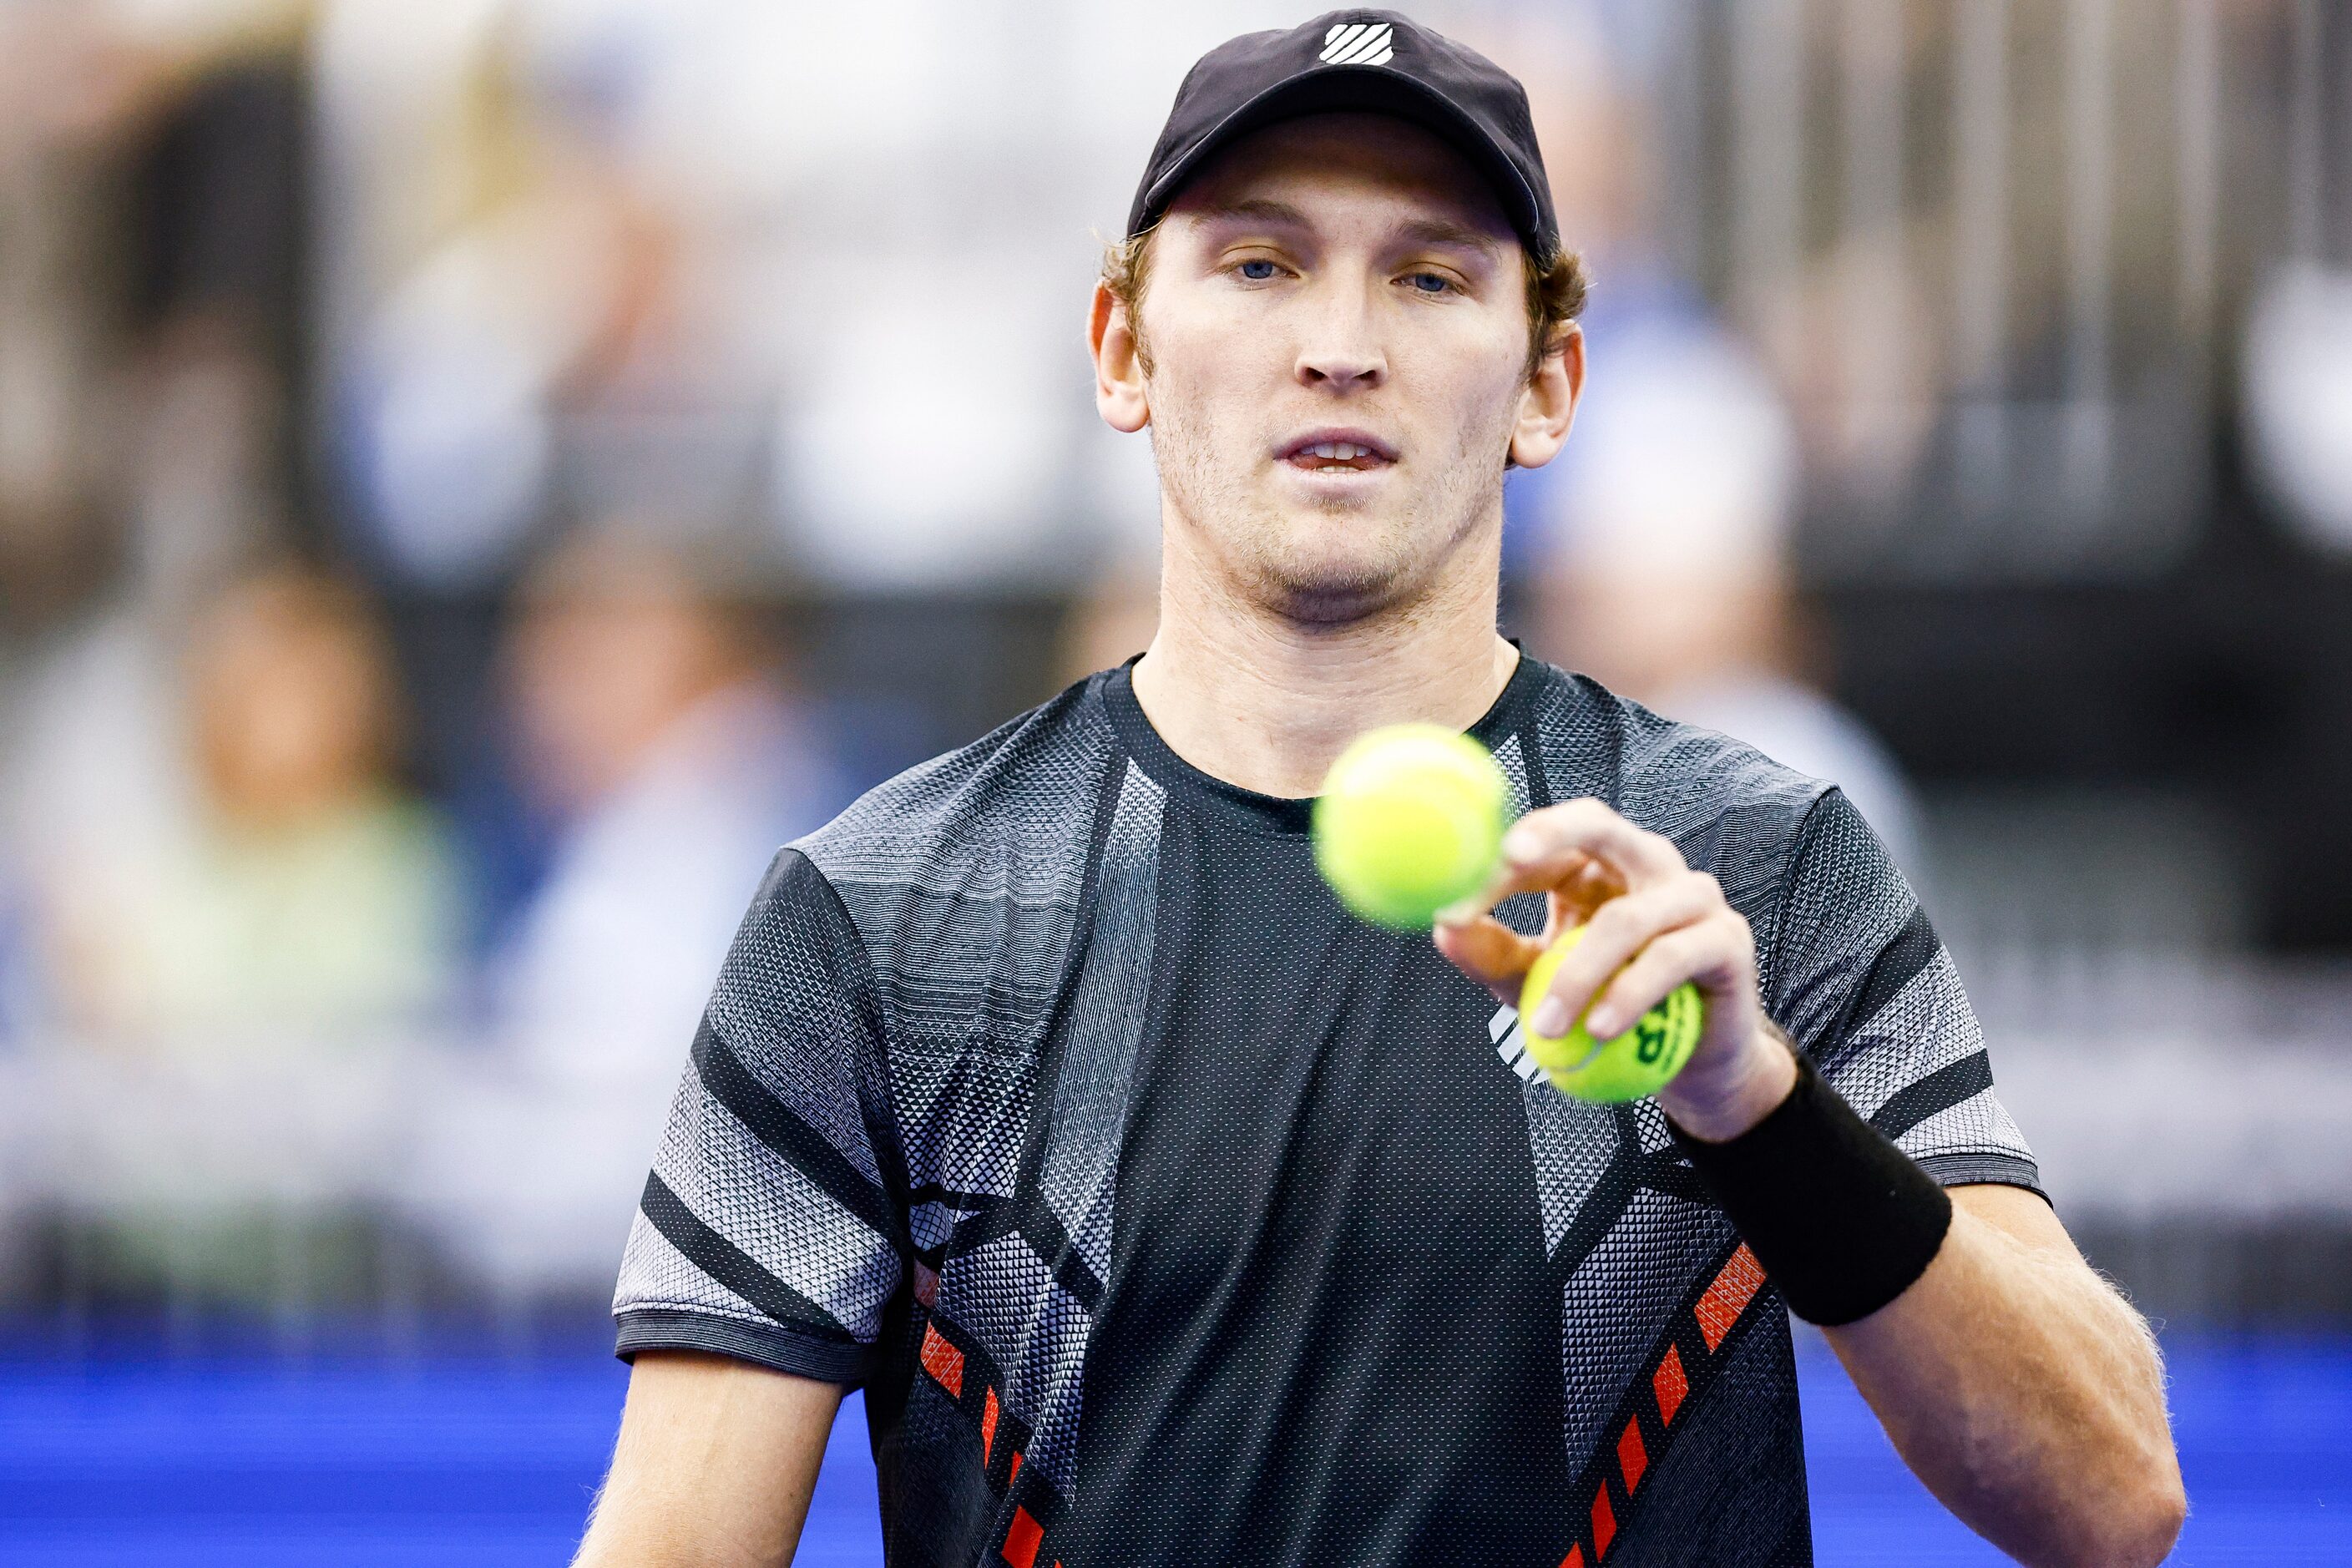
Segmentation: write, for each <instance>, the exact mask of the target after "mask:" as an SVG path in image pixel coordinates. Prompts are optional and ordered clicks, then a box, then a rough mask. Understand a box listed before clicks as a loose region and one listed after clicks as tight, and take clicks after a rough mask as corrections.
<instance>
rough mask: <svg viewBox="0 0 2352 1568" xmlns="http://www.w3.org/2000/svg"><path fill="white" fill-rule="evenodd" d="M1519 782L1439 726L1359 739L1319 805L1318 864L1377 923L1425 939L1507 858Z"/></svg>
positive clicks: (1401, 727)
mask: <svg viewBox="0 0 2352 1568" xmlns="http://www.w3.org/2000/svg"><path fill="white" fill-rule="evenodd" d="M1510 803H1511V789H1510V784H1508V783H1507V781H1506V780H1505V779H1504V777H1503V770H1502V768H1501V767H1500V766H1498V765H1497V764H1496V762H1495V759H1494V758H1493V757H1491V756H1489V755H1487V753H1486V747H1484V746H1482V745H1480V744H1479V743H1478V742H1475V741H1474V740H1472V739H1471V738H1470V737H1469V736H1467V735H1465V734H1462V733H1460V732H1458V731H1453V730H1447V729H1444V728H1443V727H1441V726H1439V725H1436V724H1393V725H1391V726H1389V727H1387V728H1386V729H1381V730H1374V731H1370V732H1369V733H1366V734H1364V735H1360V736H1359V737H1358V738H1357V739H1356V740H1355V742H1353V743H1351V744H1350V745H1349V747H1348V749H1347V750H1346V751H1344V752H1340V753H1339V761H1337V762H1335V763H1332V764H1331V773H1330V776H1329V777H1328V779H1326V780H1325V781H1324V784H1323V793H1322V795H1319V796H1318V797H1317V799H1316V802H1315V816H1314V836H1315V864H1316V867H1317V868H1318V869H1319V870H1320V871H1321V872H1322V873H1323V879H1324V880H1325V881H1327V882H1328V883H1330V884H1331V890H1332V891H1333V892H1336V893H1338V894H1339V901H1340V902H1341V903H1343V904H1345V905H1347V906H1348V908H1349V909H1350V910H1354V911H1355V912H1356V913H1357V914H1358V915H1360V916H1361V917H1362V918H1364V919H1365V920H1368V921H1371V922H1372V923H1373V924H1375V925H1382V926H1388V927H1391V928H1392V929H1394V930H1397V931H1416V930H1419V931H1426V930H1427V929H1428V928H1429V926H1430V924H1431V922H1432V921H1434V920H1435V919H1436V918H1437V911H1438V910H1442V909H1444V907H1445V906H1446V905H1448V904H1451V903H1454V901H1456V900H1460V899H1465V898H1467V897H1469V896H1470V895H1471V894H1473V893H1475V892H1476V891H1477V890H1478V889H1480V888H1482V887H1484V886H1485V885H1486V880H1487V879H1488V878H1490V877H1492V876H1493V875H1494V873H1495V868H1496V864H1497V863H1498V861H1499V860H1500V858H1501V856H1502V847H1503V828H1504V826H1506V824H1505V818H1506V817H1507V816H1509V814H1510Z"/></svg>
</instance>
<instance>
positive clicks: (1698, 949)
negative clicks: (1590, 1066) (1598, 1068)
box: [1584, 911, 1738, 1040]
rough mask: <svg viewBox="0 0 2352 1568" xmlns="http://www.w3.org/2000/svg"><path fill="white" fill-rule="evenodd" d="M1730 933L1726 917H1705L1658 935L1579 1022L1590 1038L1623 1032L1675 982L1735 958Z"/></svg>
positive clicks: (1605, 1036)
mask: <svg viewBox="0 0 2352 1568" xmlns="http://www.w3.org/2000/svg"><path fill="white" fill-rule="evenodd" d="M1725 912H1726V913H1728V911H1725ZM1733 918H1734V919H1736V918H1737V917H1733ZM1736 934H1737V933H1736V931H1735V929H1734V927H1733V924H1732V921H1731V920H1727V919H1723V918H1711V919H1708V920H1704V921H1699V922H1698V923H1697V924H1696V925H1687V926H1684V927H1683V928H1682V929H1681V930H1679V931H1668V932H1666V933H1665V934H1664V936H1661V937H1658V938H1657V939H1656V940H1654V941H1653V942H1651V943H1650V944H1649V945H1648V946H1647V947H1645V948H1643V950H1642V951H1641V953H1640V955H1639V956H1637V957H1636V958H1635V959H1634V960H1633V963H1629V964H1627V965H1626V966H1625V967H1624V968H1623V969H1622V970H1621V971H1619V972H1618V974H1617V977H1616V978H1615V979H1614V980H1612V981H1611V982H1610V983H1609V984H1607V985H1606V986H1605V987H1603V988H1602V990H1601V999H1600V1000H1599V1001H1597V1002H1595V1003H1593V1005H1592V1010H1591V1012H1590V1013H1588V1014H1586V1015H1585V1018H1584V1026H1585V1027H1586V1028H1587V1029H1589V1030H1591V1033H1592V1037H1593V1038H1594V1039H1596V1040H1608V1039H1614V1038H1615V1037H1617V1036H1619V1035H1622V1034H1623V1033H1624V1032H1625V1031H1626V1030H1628V1029H1630V1028H1632V1027H1633V1024H1634V1021H1635V1020H1637V1019H1638V1018H1640V1017H1641V1016H1642V1015H1643V1014H1644V1013H1646V1012H1648V1011H1649V1010H1650V1009H1651V1008H1653V1007H1654V1006H1656V1005H1658V1004H1659V1003H1661V1002H1663V1001H1664V1000H1665V999H1666V994H1667V993H1668V992H1670V991H1672V990H1674V989H1675V986H1677V985H1680V984H1682V983H1683V982H1684V981H1685V980H1691V979H1696V978H1697V977H1698V976H1699V975H1701V974H1705V973H1708V972H1709V971H1712V970H1714V969H1716V968H1717V967H1719V966H1721V965H1722V964H1723V963H1725V962H1726V961H1727V960H1731V959H1734V958H1736V956H1737V951H1738V950H1737V942H1736V940H1735V939H1736Z"/></svg>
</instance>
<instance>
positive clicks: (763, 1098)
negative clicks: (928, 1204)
mask: <svg viewBox="0 0 2352 1568" xmlns="http://www.w3.org/2000/svg"><path fill="white" fill-rule="evenodd" d="M694 1070H695V1071H696V1072H697V1073H698V1074H700V1075H701V1078H702V1087H703V1088H705V1089H709V1091H710V1097H711V1098H712V1099H713V1100H717V1101H718V1102H719V1104H721V1105H723V1106H725V1107H726V1108H727V1109H728V1110H731V1111H733V1112H734V1113H735V1120H737V1121H740V1122H741V1123H742V1124H743V1125H744V1126H745V1127H748V1128H750V1129H751V1136H752V1137H754V1138H757V1139H758V1140H759V1141H760V1142H762V1143H765V1144H766V1145H767V1146H768V1147H769V1148H771V1149H773V1150H774V1151H775V1152H777V1153H778V1154H780V1155H782V1157H783V1158H784V1160H785V1161H786V1162H787V1163H789V1164H791V1165H792V1167H793V1169H794V1170H796V1171H798V1172H800V1173H801V1174H802V1175H803V1176H806V1177H807V1178H808V1179H809V1180H810V1181H812V1182H814V1183H815V1184H817V1185H818V1186H820V1187H822V1188H824V1191H825V1193H826V1194H828V1195H830V1196H831V1197H832V1198H833V1199H834V1200H835V1202H837V1203H838V1204H840V1205H841V1206H842V1207H844V1208H845V1209H847V1210H848V1211H849V1212H850V1213H851V1214H854V1215H856V1216H857V1217H858V1218H859V1219H861V1220H863V1221H864V1222H865V1223H866V1225H867V1226H870V1227H872V1229H873V1230H874V1232H875V1233H876V1234H877V1235H878V1236H884V1237H888V1238H889V1239H890V1241H891V1242H892V1244H893V1245H895V1246H896V1247H898V1249H899V1250H900V1251H901V1252H907V1251H911V1250H913V1248H912V1245H911V1243H910V1242H909V1240H908V1237H907V1227H906V1222H905V1220H904V1219H903V1218H902V1217H901V1216H900V1215H899V1214H898V1210H897V1208H896V1207H895V1206H894V1205H892V1204H891V1202H890V1198H889V1194H887V1193H885V1192H883V1190H882V1189H881V1188H880V1187H878V1186H877V1185H875V1184H874V1183H873V1182H872V1181H870V1180H868V1179H867V1177H866V1173H864V1172H862V1171H860V1170H859V1169H858V1168H857V1167H856V1166H855V1165H853V1164H851V1163H849V1159H848V1156H846V1155H845V1154H844V1153H842V1152H841V1151H840V1150H838V1149H836V1148H835V1147H834V1146H833V1143H832V1141H831V1140H829V1139H827V1138H826V1137H825V1136H824V1134H823V1133H821V1132H819V1131H817V1130H816V1129H815V1128H814V1127H811V1126H810V1125H809V1124H808V1123H807V1122H806V1121H803V1120H802V1119H801V1116H800V1114H799V1112H797V1111H795V1110H793V1108H792V1107H791V1106H789V1105H786V1104H785V1103H784V1102H783V1101H782V1100H778V1099H777V1098H776V1096H775V1092H774V1091H773V1090H772V1089H769V1088H768V1086H767V1085H766V1084H764V1083H761V1081H760V1080H759V1079H757V1078H756V1077H754V1076H753V1075H752V1072H751V1068H747V1067H745V1066H744V1065H743V1061H742V1058H740V1057H738V1056H737V1055H736V1054H735V1049H734V1047H731V1046H730V1045H729V1044H728V1043H727V1042H726V1041H725V1040H723V1039H721V1038H719V1031H718V1030H717V1029H716V1028H714V1027H712V1026H711V1023H710V1020H709V1018H708V1017H705V1018H704V1019H703V1020H702V1027H701V1028H699V1029H698V1030H696V1031H695V1036H694Z"/></svg>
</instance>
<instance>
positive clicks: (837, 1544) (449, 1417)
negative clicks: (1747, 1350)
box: [0, 1337, 2352, 1568]
mask: <svg viewBox="0 0 2352 1568" xmlns="http://www.w3.org/2000/svg"><path fill="white" fill-rule="evenodd" d="M2168 1353H2169V1356H2170V1361H2171V1371H2172V1378H2173V1400H2174V1406H2175V1412H2176V1421H2177V1423H2178V1426H2179V1437H2180V1447H2181V1452H2182V1456H2183V1459H2184V1463H2185V1465H2186V1468H2187V1471H2188V1476H2189V1497H2190V1501H2191V1508H2192V1515H2191V1520H2190V1523H2189V1531H2188V1533H2187V1534H2186V1535H2185V1536H2184V1537H2183V1539H2182V1542H2181V1545H2180V1548H2179V1552H2177V1553H2176V1554H2175V1556H2174V1558H2173V1561H2174V1562H2175V1563H2184V1564H2219V1563H2352V1341H2346V1340H2325V1339H2307V1340H2301V1339H2290V1338H2266V1339H2224V1338H2194V1337H2182V1338H2176V1339H2174V1340H2173V1341H2172V1342H2170V1343H2169V1344H2168ZM1802 1364H1803V1369H1804V1378H1805V1426H1806V1436H1807V1443H1806V1447H1807V1457H1808V1460H1809V1462H1810V1466H1811V1475H1812V1488H1813V1505H1814V1518H1815V1533H1816V1539H1817V1541H1818V1542H1819V1548H1820V1559H1821V1561H1822V1563H1824V1564H1837V1563H1906V1564H1917V1565H1920V1568H1929V1565H1934V1564H1944V1563H1954V1564H1958V1563H2000V1562H2002V1561H2004V1559H2002V1558H2001V1557H2000V1554H1999V1553H1997V1552H1993V1551H1992V1550H1991V1549H1990V1547H1987V1546H1985V1545H1984V1544H1983V1543H1981V1542H1978V1541H1977V1540H1976V1539H1975V1538H1974V1537H1972V1536H1970V1535H1969V1533H1968V1532H1967V1531H1965V1530H1963V1529H1962V1528H1961V1527H1960V1526H1959V1525H1958V1524H1957V1523H1955V1522H1954V1521H1952V1520H1951V1519H1949V1518H1948V1516H1947V1515H1945V1514H1944V1513H1943V1512H1942V1510H1940V1509H1938V1508H1937V1505H1936V1504H1935V1502H1934V1501H1933V1500H1931V1499H1929V1498H1928V1496H1927V1493H1926V1492H1925V1491H1923V1490H1922V1489H1920V1487H1919V1486H1918V1484H1917V1483H1916V1481H1914V1480H1913V1479H1911V1478H1910V1476H1909V1474H1908V1473H1907V1472H1906V1471H1905V1470H1904V1468H1903V1467H1902V1465H1901V1463H1900V1461H1898V1460H1897V1459H1896V1458H1895V1456H1894V1453H1893V1451H1892V1450H1891V1449H1890V1448H1889V1447H1887V1445H1886V1442H1885V1438H1884V1436H1881V1435H1880V1433H1879V1431H1878V1427H1877V1425H1876V1423H1875V1422H1874V1421H1873V1420H1872V1419H1871V1416H1870V1414H1869V1412H1868V1411H1867V1410H1866V1409H1865V1408H1864V1406H1863V1405H1862V1403H1861V1401H1860V1399H1859V1398H1858V1397H1857V1396H1856V1395H1855V1394H1854V1393H1853V1389H1852V1387H1851V1386H1850V1385H1849V1384H1847V1382H1846V1380H1845V1377H1844V1375H1843V1373H1841V1372H1840V1371H1839V1370H1838V1368H1837V1366H1836V1364H1835V1363H1834V1362H1833V1361H1832V1360H1831V1359H1830V1358H1829V1356H1828V1355H1827V1353H1826V1352H1825V1351H1823V1350H1822V1348H1821V1347H1820V1346H1819V1344H1818V1342H1814V1343H1812V1344H1811V1345H1810V1346H1809V1347H1808V1349H1807V1350H1806V1352H1805V1353H1804V1354H1803V1356H1802ZM625 1381H626V1373H625V1369H623V1368H622V1367H621V1366H619V1365H618V1364H617V1363H613V1362H612V1361H610V1360H609V1359H607V1358H605V1357H604V1356H602V1355H600V1354H598V1353H596V1352H595V1351H594V1349H593V1346H591V1345H586V1344H583V1345H581V1346H579V1347H578V1349H577V1350H576V1351H572V1350H566V1351H563V1352H550V1351H547V1350H545V1349H541V1350H539V1351H536V1352H531V1353H529V1354H509V1355H504V1356H501V1355H498V1354H494V1353H476V1352H467V1351H465V1350H463V1349H455V1350H453V1349H442V1350H438V1351H436V1352H420V1353H412V1354H408V1355H403V1356H387V1355H384V1354H383V1353H381V1352H370V1353H365V1354H349V1355H340V1356H339V1355H336V1354H333V1353H331V1352H314V1353H311V1354H310V1355H308V1356H302V1357H289V1356H287V1355H285V1354H283V1353H276V1354H251V1353H248V1354H232V1355H199V1354H187V1353H184V1354H179V1355H170V1354H164V1353H161V1352H157V1351H156V1350H155V1349H154V1348H153V1347H152V1345H150V1346H149V1347H147V1348H145V1349H140V1348H136V1347H133V1348H127V1349H122V1348H119V1349H115V1350H111V1351H98V1352H92V1351H89V1350H87V1349H85V1350H83V1351H81V1352H79V1353H78V1355H77V1358H76V1359H75V1361H74V1362H72V1363H67V1362H65V1361H64V1360H62V1359H61V1358H59V1357H58V1356H57V1355H55V1354H53V1353H52V1354H47V1355H44V1356H42V1357H40V1358H38V1359H34V1358H32V1357H22V1358H20V1359H17V1360H16V1361H13V1362H11V1363H8V1364H6V1365H5V1367H0V1562H6V1563H44V1564H58V1565H70V1568H94V1565H96V1564H101V1563H103V1564H128V1563H141V1564H147V1565H163V1564H181V1563H188V1564H194V1563H207V1564H210V1563H244V1564H253V1565H257V1568H259V1565H268V1564H278V1563H288V1564H291V1563H303V1564H315V1563H349V1564H360V1565H366V1564H377V1563H385V1564H389V1563H402V1564H409V1563H426V1562H430V1563H438V1564H451V1565H458V1564H493V1563H495V1564H560V1563H564V1562H565V1561H566V1560H567V1559H568V1556H569V1554H570V1552H571V1549H572V1545H573V1543H574V1542H576V1540H577V1538H578V1535H579V1531H580V1530H581V1528H582V1525H583V1521H584V1519H585V1517H586V1514H587V1510H588V1506H589V1500H590V1498H591V1495H592V1492H593V1488H594V1486H595V1484H596V1482H597V1479H599V1477H600V1476H601V1474H602V1472H603V1468H604V1459H605V1456H606V1454H607V1453H608V1451H609V1449H610V1447H611V1443H612V1438H613V1432H614V1423H615V1421H616V1419H617V1417H618V1413H619V1409H620V1402H621V1396H622V1393H623V1389H624V1387H625ZM875 1519H876V1513H875V1499H874V1472H873V1465H872V1462H871V1460H870V1458H868V1456H867V1453H866V1428H865V1415H864V1409H863V1406H862V1405H860V1404H859V1403H858V1402H857V1401H856V1399H853V1400H851V1402H850V1403H849V1404H848V1405H847V1406H846V1407H845V1411H844V1415H843V1419H842V1421H841V1423H840V1425H839V1426H838V1427H837V1428H836V1429H835V1435H834V1439H833V1445H832V1447H831V1450H830V1452H829V1454H828V1457H827V1460H826V1464H825V1468H824V1476H823V1479H821V1480H820V1481H819V1483H818V1487H817V1495H816V1501H815V1505H814V1509H813V1510H812V1512H811V1516H810V1521H809V1529H808V1533H807V1537H806V1539H805V1542H804V1543H803V1550H802V1553H801V1557H800V1559H799V1561H800V1562H802V1563H812V1564H824V1565H832V1564H849V1563H861V1564H866V1563H876V1562H877V1561H878V1558H879V1552H878V1547H877V1528H876V1523H875Z"/></svg>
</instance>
